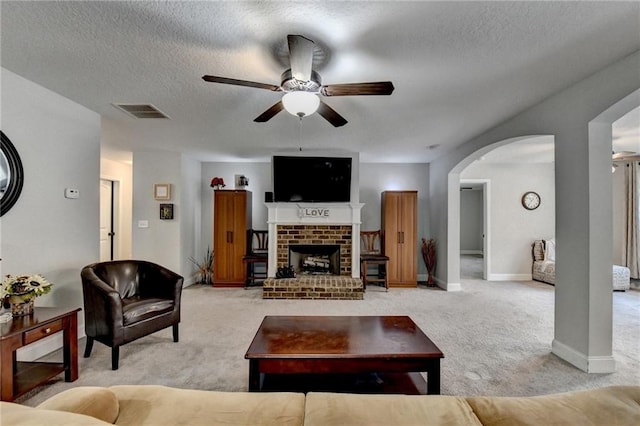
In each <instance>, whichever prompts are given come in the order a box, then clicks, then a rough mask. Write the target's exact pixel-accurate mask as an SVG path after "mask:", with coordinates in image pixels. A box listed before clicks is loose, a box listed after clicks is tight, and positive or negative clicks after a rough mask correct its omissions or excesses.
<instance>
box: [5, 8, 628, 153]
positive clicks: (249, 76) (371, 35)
mask: <svg viewBox="0 0 640 426" xmlns="http://www.w3.org/2000/svg"><path fill="white" fill-rule="evenodd" d="M0 15H1V24H2V25H1V39H0V43H1V57H0V61H1V65H2V67H4V68H6V69H8V70H10V71H12V72H15V73H16V74H19V75H21V76H23V77H25V78H27V79H29V80H31V81H34V82H36V83H38V84H40V85H42V86H44V87H46V88H48V89H51V90H53V91H55V92H57V93H59V94H61V95H63V96H66V97H68V98H70V99H72V100H74V101H76V102H78V103H80V104H82V105H84V106H86V107H87V108H89V109H91V110H93V111H96V112H97V113H99V114H100V115H101V116H102V117H103V126H104V132H103V145H104V149H103V152H105V153H107V154H108V155H110V156H112V157H113V158H123V157H121V156H120V154H121V153H122V152H127V151H129V152H130V151H132V150H149V149H162V150H170V151H180V152H184V153H186V154H188V155H192V156H195V157H197V158H199V159H201V160H206V161H214V160H222V161H263V160H266V159H268V158H269V156H270V155H271V154H273V153H274V152H279V151H283V150H290V149H298V148H302V149H303V150H304V149H318V148H319V149H331V150H336V149H342V150H349V151H355V152H359V153H360V158H361V160H362V161H366V162H428V161H430V160H432V159H433V158H435V157H437V156H439V155H442V154H443V153H444V152H446V151H447V150H450V149H453V148H454V147H455V146H457V145H459V144H461V143H463V142H465V141H466V140H468V139H469V138H471V137H473V136H475V135H477V134H479V133H481V132H483V131H485V130H487V129H489V128H491V127H492V126H494V125H496V124H498V123H500V122H501V121H503V120H505V119H507V118H509V117H511V116H513V115H515V114H517V113H518V112H520V111H522V110H523V109H525V108H527V107H529V106H531V105H534V104H535V103H537V102H539V101H541V100H543V99H544V98H545V97H547V96H549V95H551V94H553V93H555V92H557V91H558V90H561V89H563V88H565V87H567V86H569V85H571V84H573V83H575V82H577V81H579V80H581V79H583V78H585V77H587V76H588V75H590V74H592V73H594V72H596V71H598V70H599V69H601V68H603V67H605V66H607V65H608V64H610V63H612V62H614V61H616V60H618V59H621V58H623V57H625V56H627V55H629V54H630V53H632V52H634V51H636V50H638V49H640V3H638V2H602V3H599V2H466V3H459V2H400V3H396V2H264V1H261V2H144V1H142V2H141V1H131V2H89V1H84V2H59V1H58V2H11V1H2V2H1V3H0ZM287 34H302V35H305V36H307V37H309V38H311V39H313V40H315V41H316V43H317V44H318V46H320V47H321V48H322V51H321V53H322V57H321V58H320V59H321V60H319V61H318V63H317V70H318V71H319V72H320V73H321V75H322V80H323V83H325V84H330V83H334V84H335V83H351V82H363V81H380V80H391V81H393V83H394V85H395V88H396V89H395V92H394V93H393V95H391V96H360V97H331V98H325V99H324V100H325V102H326V103H327V104H329V105H330V106H331V107H332V108H334V109H335V110H336V111H337V112H339V113H340V114H341V115H343V116H344V117H345V118H346V119H347V120H348V121H349V123H348V124H347V125H346V126H344V127H341V128H334V127H332V126H331V125H330V124H329V123H327V122H326V121H325V120H324V119H322V118H321V117H320V116H319V115H317V114H314V115H312V116H309V117H306V118H305V119H303V120H302V122H300V121H299V120H298V119H297V118H295V117H293V116H291V115H289V114H287V113H285V112H281V113H280V114H278V115H277V116H276V117H274V118H273V119H272V120H270V121H269V122H267V123H254V122H253V121H252V120H253V119H254V118H255V117H256V116H258V115H259V114H261V113H262V112H263V111H264V110H266V109H267V108H269V107H270V106H271V105H273V104H274V103H275V102H277V101H278V100H279V95H278V94H277V93H273V92H270V91H267V90H260V89H252V88H246V87H236V86H228V85H221V84H211V83H205V82H203V81H202V79H201V77H202V75H204V74H213V75H219V76H225V77H231V78H237V79H245V80H252V81H259V82H264V83H270V84H279V83H280V74H281V73H282V71H284V69H285V68H287V67H288V65H287V63H286V62H287V56H286V44H285V43H286V35H287ZM283 52H284V54H283ZM113 103H150V104H153V105H154V106H155V107H157V108H158V109H159V110H161V111H162V112H164V113H166V114H167V115H168V116H169V117H171V119H170V120H162V119H161V120H141V119H135V118H132V117H131V116H129V115H127V114H125V113H123V112H122V111H121V110H118V109H117V108H115V107H114V106H113V105H112V104H113ZM433 145H437V147H436V148H433V147H432V148H429V147H430V146H433Z"/></svg>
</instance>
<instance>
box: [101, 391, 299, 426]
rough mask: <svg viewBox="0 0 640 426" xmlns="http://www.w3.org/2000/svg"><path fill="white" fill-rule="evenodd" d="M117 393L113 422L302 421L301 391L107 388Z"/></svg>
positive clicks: (272, 423)
mask: <svg viewBox="0 0 640 426" xmlns="http://www.w3.org/2000/svg"><path fill="white" fill-rule="evenodd" d="M109 389H110V390H111V391H113V393H114V394H115V395H116V396H117V397H118V401H119V403H120V414H119V415H118V419H117V420H116V423H115V424H117V425H136V426H142V425H153V426H161V425H214V424H224V425H302V423H303V420H304V394H302V393H287V392H264V393H260V392H218V391H203V390H191V389H177V388H169V387H166V386H157V385H122V386H111V387H110V388H109Z"/></svg>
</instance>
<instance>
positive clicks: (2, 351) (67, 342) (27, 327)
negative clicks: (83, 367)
mask: <svg viewBox="0 0 640 426" xmlns="http://www.w3.org/2000/svg"><path fill="white" fill-rule="evenodd" d="M79 311H80V308H76V309H73V310H69V309H64V308H34V312H33V314H31V315H27V316H23V317H15V318H13V319H12V320H11V321H9V322H7V323H3V324H0V326H1V327H0V330H1V332H2V333H1V336H0V385H1V386H0V400H2V401H13V400H14V399H16V398H17V397H19V396H20V395H23V394H25V393H27V392H29V391H30V390H31V389H33V388H35V387H37V386H39V385H41V384H42V383H44V382H46V381H48V380H49V379H51V378H52V377H55V376H57V375H58V374H60V373H62V372H64V380H65V381H67V382H73V381H75V380H77V379H78V316H77V313H78V312H79ZM60 331H62V333H63V334H62V336H63V337H62V340H63V356H62V358H63V360H62V363H59V362H18V361H17V360H16V350H18V349H20V348H22V347H24V346H27V345H29V344H31V343H34V342H37V341H38V340H40V339H43V338H45V337H48V336H51V335H54V334H55V333H59V332H60Z"/></svg>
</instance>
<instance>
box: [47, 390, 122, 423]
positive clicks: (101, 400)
mask: <svg viewBox="0 0 640 426" xmlns="http://www.w3.org/2000/svg"><path fill="white" fill-rule="evenodd" d="M38 408H42V409H44V410H57V411H67V412H70V413H77V414H85V415H87V416H91V417H95V418H96V419H99V420H102V421H105V422H108V423H113V422H115V421H116V418H118V411H119V408H120V406H119V404H118V398H116V395H115V394H114V393H113V392H111V391H110V390H109V389H107V388H100V387H93V386H79V387H75V388H71V389H67V390H65V391H63V392H60V393H59V394H56V395H54V396H52V397H51V398H49V399H47V400H46V401H44V402H43V403H42V404H40V405H38Z"/></svg>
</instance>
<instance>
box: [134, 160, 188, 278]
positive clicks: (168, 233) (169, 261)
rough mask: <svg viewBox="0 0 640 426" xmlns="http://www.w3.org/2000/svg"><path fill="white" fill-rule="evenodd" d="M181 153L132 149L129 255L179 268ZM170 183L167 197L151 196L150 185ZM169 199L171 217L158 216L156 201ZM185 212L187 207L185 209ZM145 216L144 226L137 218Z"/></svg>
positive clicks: (151, 189)
mask: <svg viewBox="0 0 640 426" xmlns="http://www.w3.org/2000/svg"><path fill="white" fill-rule="evenodd" d="M181 167H182V158H181V154H178V153H173V152H166V151H154V152H134V153H133V194H134V197H133V257H134V258H135V259H138V260H148V261H150V262H154V263H158V264H160V265H163V266H165V267H166V268H168V269H171V270H172V271H175V272H177V273H179V274H183V272H182V269H181V267H182V262H181V255H180V223H179V222H180V220H181V216H182V214H183V212H182V206H181V204H180V197H181V194H182V191H183V188H182V187H181V183H182V172H181ZM156 183H168V184H170V185H171V199H170V200H166V201H158V200H155V199H154V194H153V185H154V184H156ZM161 203H172V204H174V207H173V220H161V219H160V204H161ZM185 213H186V214H188V211H187V212H185ZM140 220H146V221H148V223H149V227H148V228H140V227H139V226H138V221H140Z"/></svg>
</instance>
